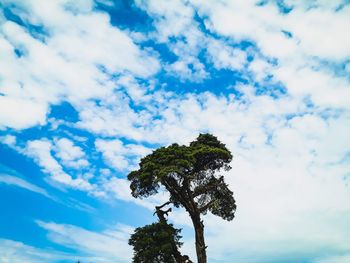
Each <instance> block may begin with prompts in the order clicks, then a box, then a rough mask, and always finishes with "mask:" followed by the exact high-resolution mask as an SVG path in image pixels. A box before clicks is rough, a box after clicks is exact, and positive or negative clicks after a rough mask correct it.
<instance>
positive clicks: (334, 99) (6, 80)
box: [0, 1, 350, 262]
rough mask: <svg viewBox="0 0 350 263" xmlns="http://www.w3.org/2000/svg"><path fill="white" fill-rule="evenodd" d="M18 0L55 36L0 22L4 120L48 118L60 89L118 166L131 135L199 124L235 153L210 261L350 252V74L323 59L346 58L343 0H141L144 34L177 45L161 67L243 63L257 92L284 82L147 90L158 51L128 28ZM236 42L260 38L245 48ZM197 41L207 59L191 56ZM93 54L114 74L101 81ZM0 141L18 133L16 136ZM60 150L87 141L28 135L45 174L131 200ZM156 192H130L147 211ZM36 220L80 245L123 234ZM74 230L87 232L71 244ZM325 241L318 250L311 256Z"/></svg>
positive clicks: (196, 70) (139, 150)
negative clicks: (93, 179)
mask: <svg viewBox="0 0 350 263" xmlns="http://www.w3.org/2000/svg"><path fill="white" fill-rule="evenodd" d="M25 2H26V3H22V5H25V6H26V8H27V9H29V10H30V11H31V12H32V14H33V15H31V16H28V14H27V13H23V14H21V16H22V17H23V18H24V19H27V20H30V21H31V22H32V23H35V24H43V25H45V28H47V30H49V33H50V35H49V36H46V37H45V38H46V39H45V43H43V42H40V41H38V40H37V39H34V38H33V37H32V36H31V35H30V34H29V33H28V32H27V31H26V30H23V28H21V27H20V26H19V25H16V24H15V23H12V22H6V23H5V22H3V21H1V22H2V24H1V25H0V27H1V29H0V32H1V35H0V36H1V38H0V46H1V47H2V48H1V49H0V50H1V51H0V52H1V54H2V56H3V57H4V58H5V59H4V60H2V61H3V63H6V65H5V64H1V62H0V68H1V70H0V74H1V75H0V77H1V78H0V79H1V82H0V84H1V86H0V92H1V93H2V94H5V96H2V97H0V100H1V99H2V100H3V101H5V102H6V101H7V102H6V103H7V104H8V105H9V106H11V105H12V107H9V108H7V107H6V108H5V107H2V108H1V110H3V112H5V113H6V114H3V115H1V114H0V116H1V117H0V123H1V127H0V129H4V128H5V127H13V128H16V129H22V128H26V127H29V126H32V125H36V124H44V123H45V121H46V120H45V118H46V117H45V116H46V114H47V111H48V107H49V105H52V104H57V103H59V102H60V101H62V100H63V99H66V100H68V101H69V102H70V103H71V104H73V106H74V107H75V108H76V109H77V111H78V112H79V118H80V121H79V122H78V124H77V126H76V127H78V128H80V129H84V130H87V131H90V132H92V133H96V134H98V135H107V136H108V137H109V138H113V139H110V140H102V139H97V140H96V141H95V148H96V150H98V151H100V152H101V153H102V156H103V158H104V160H105V162H106V163H107V164H108V165H110V166H111V167H114V168H116V169H119V170H122V171H123V170H124V171H125V170H127V169H134V168H135V167H136V164H137V160H138V159H139V158H140V157H141V156H144V155H146V154H148V153H149V151H150V149H148V148H147V147H144V146H143V144H141V143H140V142H148V143H158V144H164V145H166V144H169V143H172V142H178V143H188V142H189V141H190V140H193V139H194V138H195V136H196V135H197V134H198V132H211V133H214V134H215V135H217V136H218V137H219V139H221V140H223V141H224V142H225V143H226V144H227V145H228V147H229V148H230V149H231V150H232V152H233V154H234V156H235V159H234V161H233V163H232V166H233V170H232V173H231V174H230V175H227V177H226V178H227V180H228V182H229V183H230V186H231V188H232V190H234V192H235V196H236V198H237V202H238V210H237V218H236V219H235V220H234V221H232V222H229V223H224V222H222V220H220V219H214V218H212V217H207V218H206V231H207V233H208V245H209V255H210V257H211V258H210V259H211V260H213V261H214V258H216V260H218V261H220V262H225V260H226V262H232V258H235V259H236V261H237V262H262V261H264V260H265V261H272V260H275V261H283V259H285V258H286V257H288V256H289V257H293V256H294V257H297V256H300V258H295V261H296V262H298V261H301V260H305V259H308V260H310V261H315V262H334V261H335V262H338V261H339V262H341V260H343V261H344V260H345V261H346V260H347V258H348V255H347V254H346V253H347V251H349V245H348V244H350V240H349V234H350V233H349V230H348V229H349V227H348V223H347V222H348V221H349V211H350V207H349V202H348V200H349V198H350V196H349V189H348V186H347V185H346V182H347V180H348V171H349V168H350V167H349V161H348V158H349V157H348V154H349V152H348V151H349V147H350V140H349V136H348V134H350V117H349V116H350V115H349V105H350V101H349V98H350V94H349V87H350V85H349V80H348V79H346V78H344V77H341V76H338V75H336V74H335V73H333V69H331V67H332V65H333V64H332V63H335V64H337V65H338V66H339V63H343V62H344V61H347V60H348V59H349V56H350V50H349V47H350V44H349V38H348V37H347V34H346V33H344V32H346V28H347V27H348V24H349V17H350V16H349V10H350V9H349V7H347V6H346V7H344V8H341V9H339V10H338V11H335V8H336V6H337V5H338V4H339V2H338V1H317V3H315V6H314V7H312V8H311V7H310V6H309V4H308V3H307V1H304V2H302V3H289V4H290V5H292V6H293V8H294V9H293V10H292V11H291V12H289V13H288V14H282V13H280V11H279V10H278V8H277V6H276V5H275V4H274V3H272V2H268V3H267V4H265V5H259V6H258V5H256V1H207V2H203V1H191V2H190V3H188V2H186V3H185V2H184V1H170V2H166V3H162V2H159V1H137V4H138V5H139V6H141V7H142V8H143V9H144V10H146V11H147V12H148V14H150V15H151V16H152V17H153V18H154V20H153V21H154V26H155V28H156V32H153V33H150V34H149V35H147V38H146V39H151V40H154V41H156V43H162V44H166V45H167V46H168V48H169V50H170V51H172V52H173V53H174V54H175V56H176V57H177V58H176V59H175V61H174V62H172V63H166V62H164V63H163V64H162V67H163V68H164V70H165V71H167V73H168V74H170V75H172V76H175V77H176V78H178V79H179V80H181V81H186V80H192V81H193V82H199V81H203V80H204V79H205V78H209V77H210V76H209V74H208V72H207V69H206V67H207V66H209V67H212V66H213V67H214V68H217V69H229V70H232V71H237V70H238V71H239V70H242V69H243V68H245V67H246V68H247V69H248V70H250V71H251V73H253V78H254V79H253V82H257V83H258V84H260V85H262V86H264V88H265V89H264V90H265V91H266V92H267V90H269V89H273V88H274V87H273V86H271V87H270V84H266V83H265V82H263V81H265V78H266V77H267V76H268V75H270V76H271V79H272V81H273V82H276V83H279V84H281V86H284V87H285V88H286V94H281V95H279V96H278V97H277V98H273V97H271V96H268V95H259V96H258V95H256V93H255V92H256V89H255V88H254V87H253V86H252V85H253V84H254V83H253V84H247V85H236V86H235V87H234V88H235V90H236V91H238V92H239V93H240V94H239V96H237V95H235V93H232V94H230V95H228V96H224V95H214V94H213V93H211V92H203V93H200V94H196V93H194V92H192V91H189V92H187V93H185V94H181V95H180V94H176V93H175V92H167V91H157V90H153V89H152V88H151V87H149V86H148V85H151V84H140V83H142V81H139V80H138V78H141V79H143V78H152V77H151V76H152V74H154V73H156V72H157V71H158V69H159V65H158V62H157V61H156V60H155V58H154V57H153V55H151V54H149V53H147V52H146V51H143V50H142V49H140V48H139V47H137V46H136V45H135V44H134V43H133V42H132V40H131V38H129V36H128V34H127V33H126V32H124V31H121V30H119V29H117V28H114V27H112V26H111V25H110V23H109V18H108V17H107V16H106V15H104V14H101V13H95V12H94V11H92V10H91V6H92V4H91V2H90V4H89V2H87V4H86V5H84V6H82V7H81V10H76V11H75V13H76V15H73V14H72V13H71V12H69V11H67V10H64V9H63V7H62V6H61V5H59V4H58V2H57V3H56V2H48V1H46V2H45V1H43V2H40V4H38V5H34V4H33V3H34V2H31V1H25ZM335 2H337V3H336V4H334V3H335ZM64 3H65V4H67V2H64ZM70 4H73V2H70ZM71 8H73V9H80V7H79V6H78V5H76V6H74V7H71ZM43 9H45V10H48V11H47V12H41V10H43ZM194 15H198V16H199V17H201V18H203V19H204V26H205V27H206V29H207V30H209V31H210V35H209V34H206V32H202V31H201V30H200V27H199V23H198V22H197V21H195V19H194ZM93 25H98V26H95V27H94V26H93ZM86 28H89V30H86ZM94 28H95V29H94ZM90 29H91V30H90ZM135 34H136V35H137V33H135ZM135 34H134V35H133V36H135ZM212 34H214V35H215V36H216V37H215V38H214V37H213V36H212ZM138 39H139V41H141V40H140V39H144V36H143V35H142V37H140V38H138ZM224 39H225V41H224ZM243 40H248V41H250V42H252V43H253V44H255V45H256V47H257V49H255V47H252V49H251V50H248V51H242V50H240V49H239V47H240V45H239V43H240V41H243ZM14 48H22V49H23V52H24V56H23V57H21V58H18V57H16V56H15V53H14ZM203 50H204V51H203ZM202 51H203V52H204V53H205V56H204V57H206V58H207V61H205V62H206V63H209V64H210V65H206V64H204V62H203V61H201V60H200V59H199V58H198V57H199V54H200V52H202ZM26 52H27V53H26ZM248 53H249V54H248ZM248 55H250V56H252V57H253V61H248V59H247V56H248ZM126 61H127V62H128V63H125V62H126ZM96 64H100V65H101V66H103V67H104V69H105V70H107V71H110V73H118V74H120V76H119V75H118V77H116V80H115V82H114V80H113V81H110V80H109V78H108V75H106V74H105V73H104V72H103V71H101V70H100V69H99V68H97V67H96ZM348 67H349V66H348V65H346V66H345V70H348ZM19 80H21V81H22V82H23V85H22V86H21V85H20V84H21V83H20V81H19ZM36 80H40V81H39V82H36ZM122 88H123V89H125V91H126V93H127V95H125V94H124V93H123V91H122ZM214 88H217V87H208V89H209V90H210V89H214ZM219 88H221V87H219ZM223 88H230V84H228V87H223ZM219 92H220V90H219ZM225 92H230V90H229V89H227V90H225ZM89 99H94V100H89ZM22 102H23V103H22ZM134 103H136V104H137V106H140V107H139V108H138V107H133V106H132V105H134ZM7 104H1V105H7ZM18 104H21V106H18V107H17V105H18ZM16 109H21V111H23V112H25V113H23V115H21V114H18V112H17V111H15V110H16ZM1 110H0V112H1ZM32 112H35V115H34V114H32ZM27 114H28V116H27ZM115 138H126V139H131V140H132V141H133V143H124V142H123V141H122V140H121V139H115ZM62 140H63V141H62ZM6 142H7V144H10V145H12V144H13V143H14V141H13V139H11V137H7V139H6V138H5V143H6ZM55 150H57V155H56V157H59V158H60V159H61V160H62V163H63V164H64V162H65V161H66V162H70V161H72V160H77V159H81V158H84V154H83V153H82V150H81V149H80V148H77V146H76V145H74V144H73V143H72V142H69V141H67V140H65V139H61V140H58V141H57V146H54V145H53V144H52V142H50V141H47V140H36V141H31V142H28V144H27V148H26V153H27V154H28V155H30V156H32V157H34V158H35V159H36V160H37V161H38V163H39V165H40V166H41V167H42V168H43V169H44V170H45V171H46V172H47V173H49V174H51V176H52V178H53V179H54V180H57V181H59V182H61V183H64V184H66V185H70V186H73V187H74V188H78V189H81V190H85V191H90V190H91V189H92V187H93V191H94V194H95V196H99V197H105V196H107V193H108V194H109V195H113V196H114V197H116V198H117V199H121V200H124V201H132V200H133V199H132V197H131V196H130V194H129V192H130V190H129V188H128V182H127V181H126V179H123V178H116V177H112V176H111V175H110V174H109V173H108V172H107V173H106V172H105V173H104V174H105V175H103V176H104V178H102V179H101V181H99V182H98V183H97V184H96V185H93V186H91V185H90V184H89V183H88V181H87V180H82V179H81V178H73V177H72V176H70V175H68V174H67V173H66V172H65V171H64V168H63V167H62V166H61V164H60V163H58V161H57V160H56V159H55V157H54V156H53V153H54V151H55ZM165 198H166V197H164V198H163V199H165ZM163 199H162V198H159V199H158V197H157V198H156V199H154V200H151V201H149V202H148V203H142V202H141V201H140V202H139V201H137V200H136V201H135V202H136V203H138V204H140V205H144V206H146V207H148V208H149V209H152V207H153V205H154V204H156V203H157V202H158V203H159V202H160V200H163ZM182 216H183V215H182ZM179 220H180V219H179ZM39 225H41V226H42V227H43V228H45V229H47V230H48V231H49V232H50V233H51V238H52V239H53V240H55V241H56V242H58V243H61V244H64V245H66V246H72V247H75V248H78V249H81V250H87V249H90V248H91V250H92V251H94V252H96V253H97V252H101V251H103V252H106V253H107V254H108V255H112V254H113V253H115V252H113V251H111V250H110V248H109V247H107V246H106V248H103V247H101V246H100V245H99V244H97V243H96V242H95V241H94V242H90V241H91V240H94V239H95V237H96V240H100V241H101V244H106V243H107V242H112V244H119V242H121V241H120V240H119V241H115V240H114V239H111V237H109V236H108V235H107V234H102V235H100V234H96V233H90V232H88V231H87V230H84V229H80V228H77V227H74V226H69V225H60V224H56V223H43V222H41V223H39ZM74 232H77V233H80V235H81V236H82V237H88V238H87V239H86V240H87V241H86V242H85V240H83V241H84V242H83V243H82V244H81V245H79V240H78V239H77V238H76V237H74ZM96 235H97V236H96ZM320 251H324V252H325V253H326V254H327V256H326V257H325V258H320V256H319V252H320ZM252 254H254V255H255V257H254V256H252ZM337 260H338V261H337Z"/></svg>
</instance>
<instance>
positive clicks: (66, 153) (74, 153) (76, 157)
mask: <svg viewBox="0 0 350 263" xmlns="http://www.w3.org/2000/svg"><path fill="white" fill-rule="evenodd" d="M54 149H55V152H56V156H57V157H58V158H59V159H60V160H61V161H62V163H63V164H64V165H65V166H67V167H73V168H83V167H86V166H88V165H89V162H88V161H87V160H86V159H85V158H86V156H85V153H84V152H83V150H82V148H80V147H79V146H76V145H74V143H73V142H72V141H71V140H69V139H67V138H60V139H57V140H56V141H55V146H54Z"/></svg>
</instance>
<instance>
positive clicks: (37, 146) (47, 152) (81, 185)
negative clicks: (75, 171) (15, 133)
mask: <svg viewBox="0 0 350 263" xmlns="http://www.w3.org/2000/svg"><path fill="white" fill-rule="evenodd" d="M25 153H26V154H27V155H29V156H31V157H33V158H34V159H35V160H36V161H37V162H38V164H39V165H40V166H41V167H42V168H43V170H44V171H45V172H46V173H48V174H50V179H52V180H54V181H56V182H58V183H61V184H63V185H66V186H71V187H73V188H76V189H80V190H92V189H93V186H92V185H91V184H90V183H89V182H88V181H87V180H86V179H84V178H72V176H70V175H69V174H67V173H66V172H64V170H63V168H62V166H61V165H60V164H59V163H58V162H57V160H56V159H55V158H54V157H53V156H52V143H51V142H50V141H48V140H45V139H42V140H34V141H29V142H28V143H27V146H26V149H25Z"/></svg>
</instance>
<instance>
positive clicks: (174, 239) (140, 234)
mask: <svg viewBox="0 0 350 263" xmlns="http://www.w3.org/2000/svg"><path fill="white" fill-rule="evenodd" d="M180 231H181V230H180V229H175V228H174V227H173V225H172V224H168V223H164V222H158V223H153V224H151V225H146V226H144V227H139V228H137V229H136V230H135V232H134V234H132V235H131V238H130V239H129V245H132V246H133V247H134V258H133V262H134V263H151V262H152V263H153V262H154V263H165V262H167V263H175V262H176V258H175V254H176V252H177V249H178V248H179V247H180V246H181V245H182V243H181V242H179V240H180V238H181V236H180V235H179V234H180Z"/></svg>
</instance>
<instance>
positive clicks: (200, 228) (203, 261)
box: [191, 214, 207, 263]
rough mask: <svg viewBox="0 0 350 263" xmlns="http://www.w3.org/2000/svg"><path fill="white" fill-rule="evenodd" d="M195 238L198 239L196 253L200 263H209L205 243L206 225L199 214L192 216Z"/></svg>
mask: <svg viewBox="0 0 350 263" xmlns="http://www.w3.org/2000/svg"><path fill="white" fill-rule="evenodd" d="M191 219H192V223H193V227H194V231H195V238H196V253H197V262H198V263H207V253H206V246H205V241H204V225H203V223H202V221H201V218H200V215H199V214H194V215H191Z"/></svg>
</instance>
